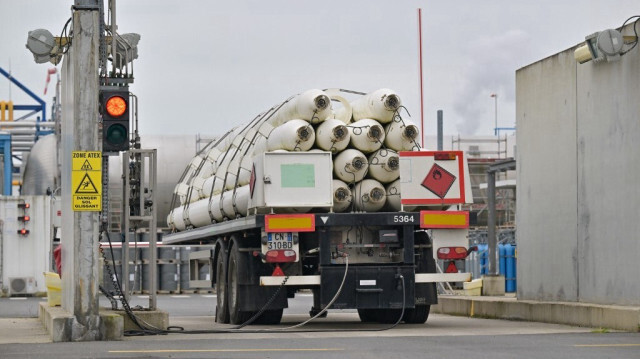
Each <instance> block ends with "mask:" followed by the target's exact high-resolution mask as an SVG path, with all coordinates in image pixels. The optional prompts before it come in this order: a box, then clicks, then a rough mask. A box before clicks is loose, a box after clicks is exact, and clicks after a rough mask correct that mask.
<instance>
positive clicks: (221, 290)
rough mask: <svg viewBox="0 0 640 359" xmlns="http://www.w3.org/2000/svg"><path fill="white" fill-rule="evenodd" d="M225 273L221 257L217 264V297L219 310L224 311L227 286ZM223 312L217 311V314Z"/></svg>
mask: <svg viewBox="0 0 640 359" xmlns="http://www.w3.org/2000/svg"><path fill="white" fill-rule="evenodd" d="M223 273H224V265H223V262H222V259H221V258H218V265H217V269H216V277H217V280H216V297H217V301H218V310H219V311H223V310H224V297H225V295H226V293H225V287H226V285H225V284H226V278H225V277H224V275H223ZM220 314H221V313H216V315H220Z"/></svg>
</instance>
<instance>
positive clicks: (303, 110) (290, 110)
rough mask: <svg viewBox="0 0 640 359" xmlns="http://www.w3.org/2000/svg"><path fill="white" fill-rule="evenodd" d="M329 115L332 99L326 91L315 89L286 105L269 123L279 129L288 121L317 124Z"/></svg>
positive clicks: (296, 97)
mask: <svg viewBox="0 0 640 359" xmlns="http://www.w3.org/2000/svg"><path fill="white" fill-rule="evenodd" d="M329 115H331V99H329V96H327V94H326V93H324V91H321V90H316V89H313V90H308V91H305V92H303V93H301V94H299V95H297V96H295V97H293V98H292V99H291V100H289V101H288V102H287V103H285V104H284V105H283V106H282V107H281V108H280V109H279V110H278V111H277V112H276V113H275V114H274V115H273V116H272V117H271V118H270V119H269V123H270V124H271V125H272V126H273V127H278V126H280V125H282V124H283V123H285V122H287V121H290V120H293V119H302V120H304V121H307V122H310V123H313V124H316V123H320V122H322V121H324V120H325V119H326V118H327V117H329Z"/></svg>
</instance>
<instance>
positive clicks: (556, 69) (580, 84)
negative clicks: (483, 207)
mask: <svg viewBox="0 0 640 359" xmlns="http://www.w3.org/2000/svg"><path fill="white" fill-rule="evenodd" d="M573 50H574V49H569V50H567V51H564V52H561V53H559V54H556V55H554V56H551V57H548V58H546V59H543V60H541V61H539V62H536V63H534V64H531V65H529V66H527V67H524V68H522V69H519V70H518V71H517V72H516V116H517V137H518V153H517V161H518V170H517V176H518V189H517V197H518V204H517V213H518V216H517V228H518V234H517V236H518V268H517V270H518V298H520V299H535V300H559V301H560V300H566V301H582V302H592V303H601V304H623V305H640V279H639V278H638V275H637V274H638V273H640V261H639V260H638V257H639V256H640V221H639V220H638V219H639V218H640V217H639V215H638V210H637V206H638V205H637V203H638V202H640V185H638V181H639V179H640V97H639V96H640V82H639V81H638V79H639V78H640V48H636V49H634V50H633V51H631V52H630V53H628V54H626V55H625V56H623V57H622V58H621V59H620V61H618V62H612V63H601V64H594V63H593V62H588V63H585V64H578V63H577V62H576V61H575V60H574V59H573Z"/></svg>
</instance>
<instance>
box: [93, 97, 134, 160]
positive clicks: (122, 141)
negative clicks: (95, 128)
mask: <svg viewBox="0 0 640 359" xmlns="http://www.w3.org/2000/svg"><path fill="white" fill-rule="evenodd" d="M100 113H101V114H102V152H119V151H126V150H128V149H129V90H128V88H126V87H124V88H121V87H116V88H113V89H108V90H107V89H104V90H102V91H101V92H100Z"/></svg>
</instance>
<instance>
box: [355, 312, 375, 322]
mask: <svg viewBox="0 0 640 359" xmlns="http://www.w3.org/2000/svg"><path fill="white" fill-rule="evenodd" d="M375 311H376V309H358V316H359V317H360V321H361V322H363V323H370V322H375V321H376V312H375Z"/></svg>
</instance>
